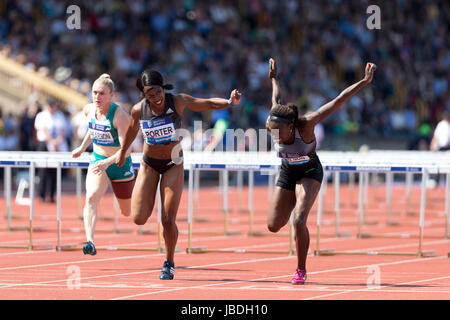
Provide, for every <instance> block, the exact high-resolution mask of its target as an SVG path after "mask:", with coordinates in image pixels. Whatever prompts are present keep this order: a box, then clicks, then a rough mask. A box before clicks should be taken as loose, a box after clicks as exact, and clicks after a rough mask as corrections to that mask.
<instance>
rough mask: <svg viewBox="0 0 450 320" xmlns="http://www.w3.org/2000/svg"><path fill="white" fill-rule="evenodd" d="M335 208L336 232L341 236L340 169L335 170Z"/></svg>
mask: <svg viewBox="0 0 450 320" xmlns="http://www.w3.org/2000/svg"><path fill="white" fill-rule="evenodd" d="M333 178H334V210H335V214H336V220H335V229H336V230H335V234H336V237H339V224H340V206H339V198H340V197H339V189H340V175H339V171H335V172H334V176H333Z"/></svg>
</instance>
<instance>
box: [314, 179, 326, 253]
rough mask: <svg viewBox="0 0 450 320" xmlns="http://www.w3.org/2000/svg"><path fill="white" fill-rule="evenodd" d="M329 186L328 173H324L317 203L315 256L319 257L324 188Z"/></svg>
mask: <svg viewBox="0 0 450 320" xmlns="http://www.w3.org/2000/svg"><path fill="white" fill-rule="evenodd" d="M326 184H327V179H326V173H325V172H324V179H323V180H322V186H321V187H320V190H319V200H318V203H317V234H316V250H315V251H314V255H316V256H317V255H319V252H320V226H321V225H322V205H323V193H324V188H323V186H324V185H326Z"/></svg>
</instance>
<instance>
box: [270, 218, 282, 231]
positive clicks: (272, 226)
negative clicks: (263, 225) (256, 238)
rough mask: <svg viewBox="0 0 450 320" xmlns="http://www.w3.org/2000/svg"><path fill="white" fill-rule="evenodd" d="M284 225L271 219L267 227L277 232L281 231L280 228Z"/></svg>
mask: <svg viewBox="0 0 450 320" xmlns="http://www.w3.org/2000/svg"><path fill="white" fill-rule="evenodd" d="M282 227H283V225H281V224H279V223H276V222H275V221H269V222H268V223H267V229H268V230H269V231H270V232H273V233H277V232H278V231H280V229H281V228H282Z"/></svg>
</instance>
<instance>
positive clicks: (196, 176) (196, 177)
mask: <svg viewBox="0 0 450 320" xmlns="http://www.w3.org/2000/svg"><path fill="white" fill-rule="evenodd" d="M199 189H200V170H195V171H194V203H193V206H194V208H193V210H194V212H193V214H194V216H195V217H196V218H195V219H197V221H201V219H200V218H199V217H198V203H199V198H200V192H199Z"/></svg>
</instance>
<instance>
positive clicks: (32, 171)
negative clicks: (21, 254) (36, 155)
mask: <svg viewBox="0 0 450 320" xmlns="http://www.w3.org/2000/svg"><path fill="white" fill-rule="evenodd" d="M35 166H36V164H35V163H34V162H31V166H30V169H29V170H30V233H29V236H30V238H29V242H28V250H33V219H34V176H35V173H36V170H35Z"/></svg>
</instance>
